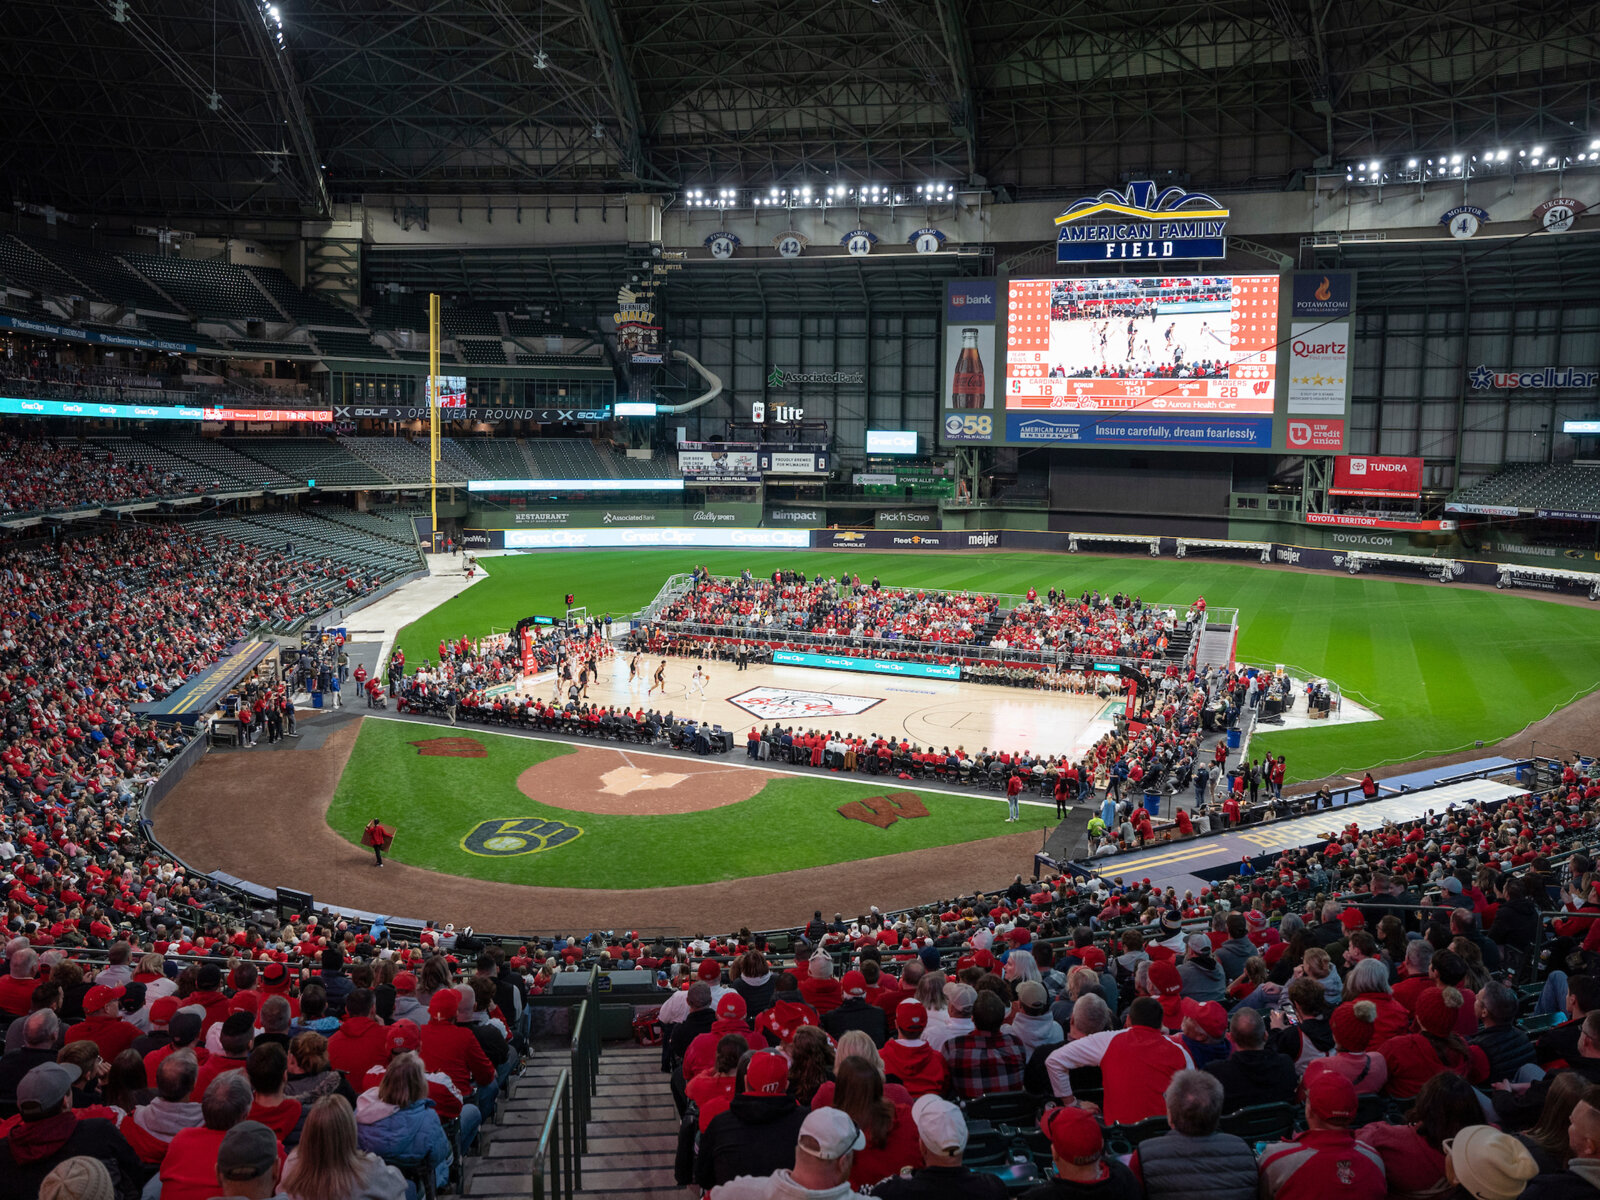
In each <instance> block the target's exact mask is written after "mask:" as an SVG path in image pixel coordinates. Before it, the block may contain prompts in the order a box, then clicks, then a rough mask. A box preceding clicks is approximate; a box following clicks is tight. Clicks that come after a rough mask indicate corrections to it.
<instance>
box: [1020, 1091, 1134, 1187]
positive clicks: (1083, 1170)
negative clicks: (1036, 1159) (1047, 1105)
mask: <svg viewBox="0 0 1600 1200" xmlns="http://www.w3.org/2000/svg"><path fill="white" fill-rule="evenodd" d="M1039 1130H1040V1132H1042V1133H1043V1134H1044V1135H1045V1137H1047V1138H1049V1139H1050V1157H1051V1159H1052V1160H1054V1162H1055V1169H1056V1177H1055V1178H1054V1179H1053V1180H1051V1181H1050V1182H1049V1183H1043V1184H1040V1185H1039V1186H1038V1187H1036V1188H1031V1189H1029V1190H1028V1191H1026V1192H1023V1193H1022V1200H1141V1197H1143V1195H1144V1189H1143V1188H1142V1187H1140V1186H1139V1181H1138V1180H1137V1179H1135V1178H1134V1175H1133V1172H1132V1171H1130V1170H1128V1168H1127V1167H1125V1166H1123V1165H1122V1163H1121V1162H1119V1161H1118V1160H1117V1159H1115V1158H1107V1157H1106V1155H1105V1135H1104V1134H1102V1133H1101V1131H1100V1124H1099V1122H1098V1121H1096V1120H1095V1119H1094V1118H1093V1117H1092V1116H1090V1115H1089V1114H1088V1113H1087V1112H1085V1111H1084V1110H1083V1109H1081V1108H1075V1107H1073V1106H1072V1105H1066V1106H1064V1107H1062V1108H1052V1109H1050V1110H1048V1111H1047V1112H1046V1113H1045V1114H1044V1116H1043V1117H1041V1118H1039Z"/></svg>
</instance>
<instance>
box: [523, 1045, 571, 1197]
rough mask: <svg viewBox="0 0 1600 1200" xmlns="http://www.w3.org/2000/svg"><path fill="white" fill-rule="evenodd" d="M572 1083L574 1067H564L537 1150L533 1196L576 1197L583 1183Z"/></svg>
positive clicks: (551, 1096)
mask: <svg viewBox="0 0 1600 1200" xmlns="http://www.w3.org/2000/svg"><path fill="white" fill-rule="evenodd" d="M571 1084H572V1072H571V1070H570V1069H568V1068H567V1067H562V1068H561V1074H559V1075H557V1076H556V1086H555V1090H554V1091H552V1092H551V1093H550V1108H549V1110H548V1111H547V1112H546V1113H545V1115H544V1127H543V1128H542V1129H541V1130H540V1131H539V1143H538V1145H537V1146H535V1147H534V1151H533V1188H532V1193H533V1200H545V1197H546V1196H549V1197H550V1200H572V1193H573V1192H574V1191H576V1190H580V1189H581V1188H582V1187H583V1164H582V1161H581V1159H582V1153H583V1152H582V1150H581V1149H580V1148H579V1146H578V1143H577V1138H576V1131H575V1130H574V1128H573V1123H572V1086H571ZM546 1176H548V1177H549V1178H548V1184H549V1190H548V1191H546Z"/></svg>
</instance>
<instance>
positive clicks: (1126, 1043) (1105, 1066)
mask: <svg viewBox="0 0 1600 1200" xmlns="http://www.w3.org/2000/svg"><path fill="white" fill-rule="evenodd" d="M1162 1020H1163V1017H1162V1007H1161V1002H1160V1001H1159V1000H1157V999H1155V998H1154V997H1153V996H1140V997H1139V998H1137V999H1136V1000H1134V1002H1133V1003H1132V1004H1130V1005H1129V1006H1128V1014H1127V1027H1126V1028H1124V1029H1114V1030H1109V1031H1107V1032H1105V1033H1094V1034H1090V1035H1089V1036H1087V1037H1081V1038H1077V1039H1075V1040H1073V1041H1070V1042H1068V1043H1067V1044H1066V1045H1064V1046H1061V1047H1059V1048H1058V1049H1056V1050H1053V1051H1051V1053H1050V1057H1049V1058H1048V1059H1046V1060H1045V1068H1046V1070H1047V1072H1048V1073H1049V1077H1050V1086H1051V1090H1052V1091H1053V1092H1054V1093H1055V1095H1056V1096H1058V1097H1059V1098H1061V1099H1062V1100H1070V1099H1071V1098H1072V1082H1071V1079H1070V1077H1069V1076H1070V1072H1071V1071H1072V1069H1073V1068H1074V1067H1099V1068H1100V1073H1101V1076H1102V1077H1103V1078H1104V1080H1105V1103H1104V1105H1103V1108H1104V1111H1105V1118H1106V1121H1107V1122H1108V1123H1110V1124H1115V1125H1127V1124H1132V1123H1133V1122H1135V1121H1142V1120H1144V1119H1145V1118H1146V1117H1154V1116H1159V1115H1160V1114H1161V1113H1163V1112H1165V1111H1166V1101H1165V1100H1164V1099H1163V1093H1164V1092H1165V1091H1166V1090H1167V1084H1168V1083H1170V1082H1171V1081H1172V1077H1173V1076H1174V1075H1175V1074H1177V1073H1178V1072H1179V1071H1182V1070H1186V1069H1188V1068H1190V1067H1193V1066H1194V1060H1193V1059H1191V1058H1190V1057H1189V1052H1188V1051H1187V1050H1185V1049H1184V1048H1183V1047H1182V1046H1179V1045H1177V1044H1176V1043H1174V1042H1172V1041H1169V1040H1168V1039H1167V1038H1166V1037H1164V1036H1163V1035H1162V1032H1161V1024H1162Z"/></svg>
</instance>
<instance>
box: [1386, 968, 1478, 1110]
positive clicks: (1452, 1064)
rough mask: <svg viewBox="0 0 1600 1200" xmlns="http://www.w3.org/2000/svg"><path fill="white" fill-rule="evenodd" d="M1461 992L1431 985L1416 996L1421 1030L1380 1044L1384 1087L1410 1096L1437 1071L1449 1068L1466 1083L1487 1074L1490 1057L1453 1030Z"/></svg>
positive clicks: (1387, 1090)
mask: <svg viewBox="0 0 1600 1200" xmlns="http://www.w3.org/2000/svg"><path fill="white" fill-rule="evenodd" d="M1460 1008H1461V993H1460V992H1458V991H1457V990H1456V989H1455V988H1453V987H1441V988H1433V989H1431V990H1430V991H1426V992H1423V993H1422V995H1420V996H1418V997H1417V1009H1416V1015H1417V1025H1418V1027H1419V1028H1420V1029H1421V1030H1422V1032H1421V1033H1408V1034H1405V1035H1404V1036H1402V1037H1396V1038H1390V1039H1389V1040H1388V1041H1387V1042H1385V1043H1384V1044H1383V1051H1382V1053H1383V1060H1384V1062H1385V1063H1387V1064H1388V1066H1389V1082H1388V1084H1387V1085H1386V1087H1385V1089H1384V1090H1385V1091H1386V1092H1387V1093H1388V1094H1389V1095H1391V1096H1396V1097H1398V1098H1400V1099H1402V1100H1409V1099H1411V1098H1412V1097H1413V1096H1415V1095H1416V1094H1417V1093H1418V1092H1420V1091H1421V1090H1422V1085H1423V1084H1425V1083H1427V1082H1428V1080H1430V1079H1432V1078H1433V1077H1434V1076H1435V1075H1437V1074H1438V1073H1439V1072H1440V1071H1452V1072H1454V1073H1455V1074H1457V1075H1460V1076H1461V1077H1462V1078H1464V1079H1465V1080H1466V1081H1467V1082H1468V1083H1472V1084H1478V1083H1482V1082H1483V1081H1484V1080H1485V1079H1487V1078H1488V1077H1489V1059H1488V1057H1487V1056H1486V1055H1485V1054H1484V1052H1483V1051H1482V1050H1481V1049H1480V1048H1479V1047H1477V1046H1469V1045H1468V1044H1467V1043H1466V1042H1465V1041H1463V1040H1462V1038H1461V1036H1460V1034H1458V1033H1456V1031H1455V1030H1456V1014H1457V1012H1458V1011H1459V1010H1460Z"/></svg>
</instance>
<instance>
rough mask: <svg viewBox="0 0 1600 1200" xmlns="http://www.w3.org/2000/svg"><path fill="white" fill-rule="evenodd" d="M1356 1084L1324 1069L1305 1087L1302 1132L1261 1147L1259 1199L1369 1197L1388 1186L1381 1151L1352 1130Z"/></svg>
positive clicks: (1363, 1199)
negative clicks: (1304, 1127) (1260, 1196)
mask: <svg viewBox="0 0 1600 1200" xmlns="http://www.w3.org/2000/svg"><path fill="white" fill-rule="evenodd" d="M1356 1104H1357V1098H1356V1090H1355V1088H1354V1087H1352V1086H1351V1084H1350V1081H1349V1080H1348V1079H1346V1078H1344V1076H1342V1075H1334V1074H1326V1075H1321V1076H1319V1077H1318V1078H1316V1079H1314V1080H1312V1081H1311V1083H1310V1084H1308V1085H1307V1087H1306V1124H1307V1126H1308V1128H1307V1130H1306V1132H1305V1133H1302V1134H1300V1135H1299V1136H1298V1137H1295V1138H1292V1139H1290V1140H1289V1141H1286V1142H1275V1143H1273V1144H1272V1145H1269V1146H1267V1147H1266V1148H1265V1149H1264V1150H1263V1151H1262V1152H1261V1195H1262V1198H1263V1200H1368V1198H1369V1197H1372V1196H1382V1195H1384V1194H1385V1192H1386V1190H1387V1183H1386V1180H1385V1176H1384V1170H1383V1157H1382V1156H1381V1155H1380V1154H1379V1153H1378V1152H1377V1151H1376V1150H1374V1149H1372V1148H1371V1147H1370V1146H1367V1145H1365V1144H1364V1143H1361V1142H1357V1141H1356V1139H1355V1135H1354V1134H1352V1133H1351V1132H1350V1123H1351V1122H1352V1121H1353V1120H1354V1119H1355V1115H1356Z"/></svg>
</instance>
